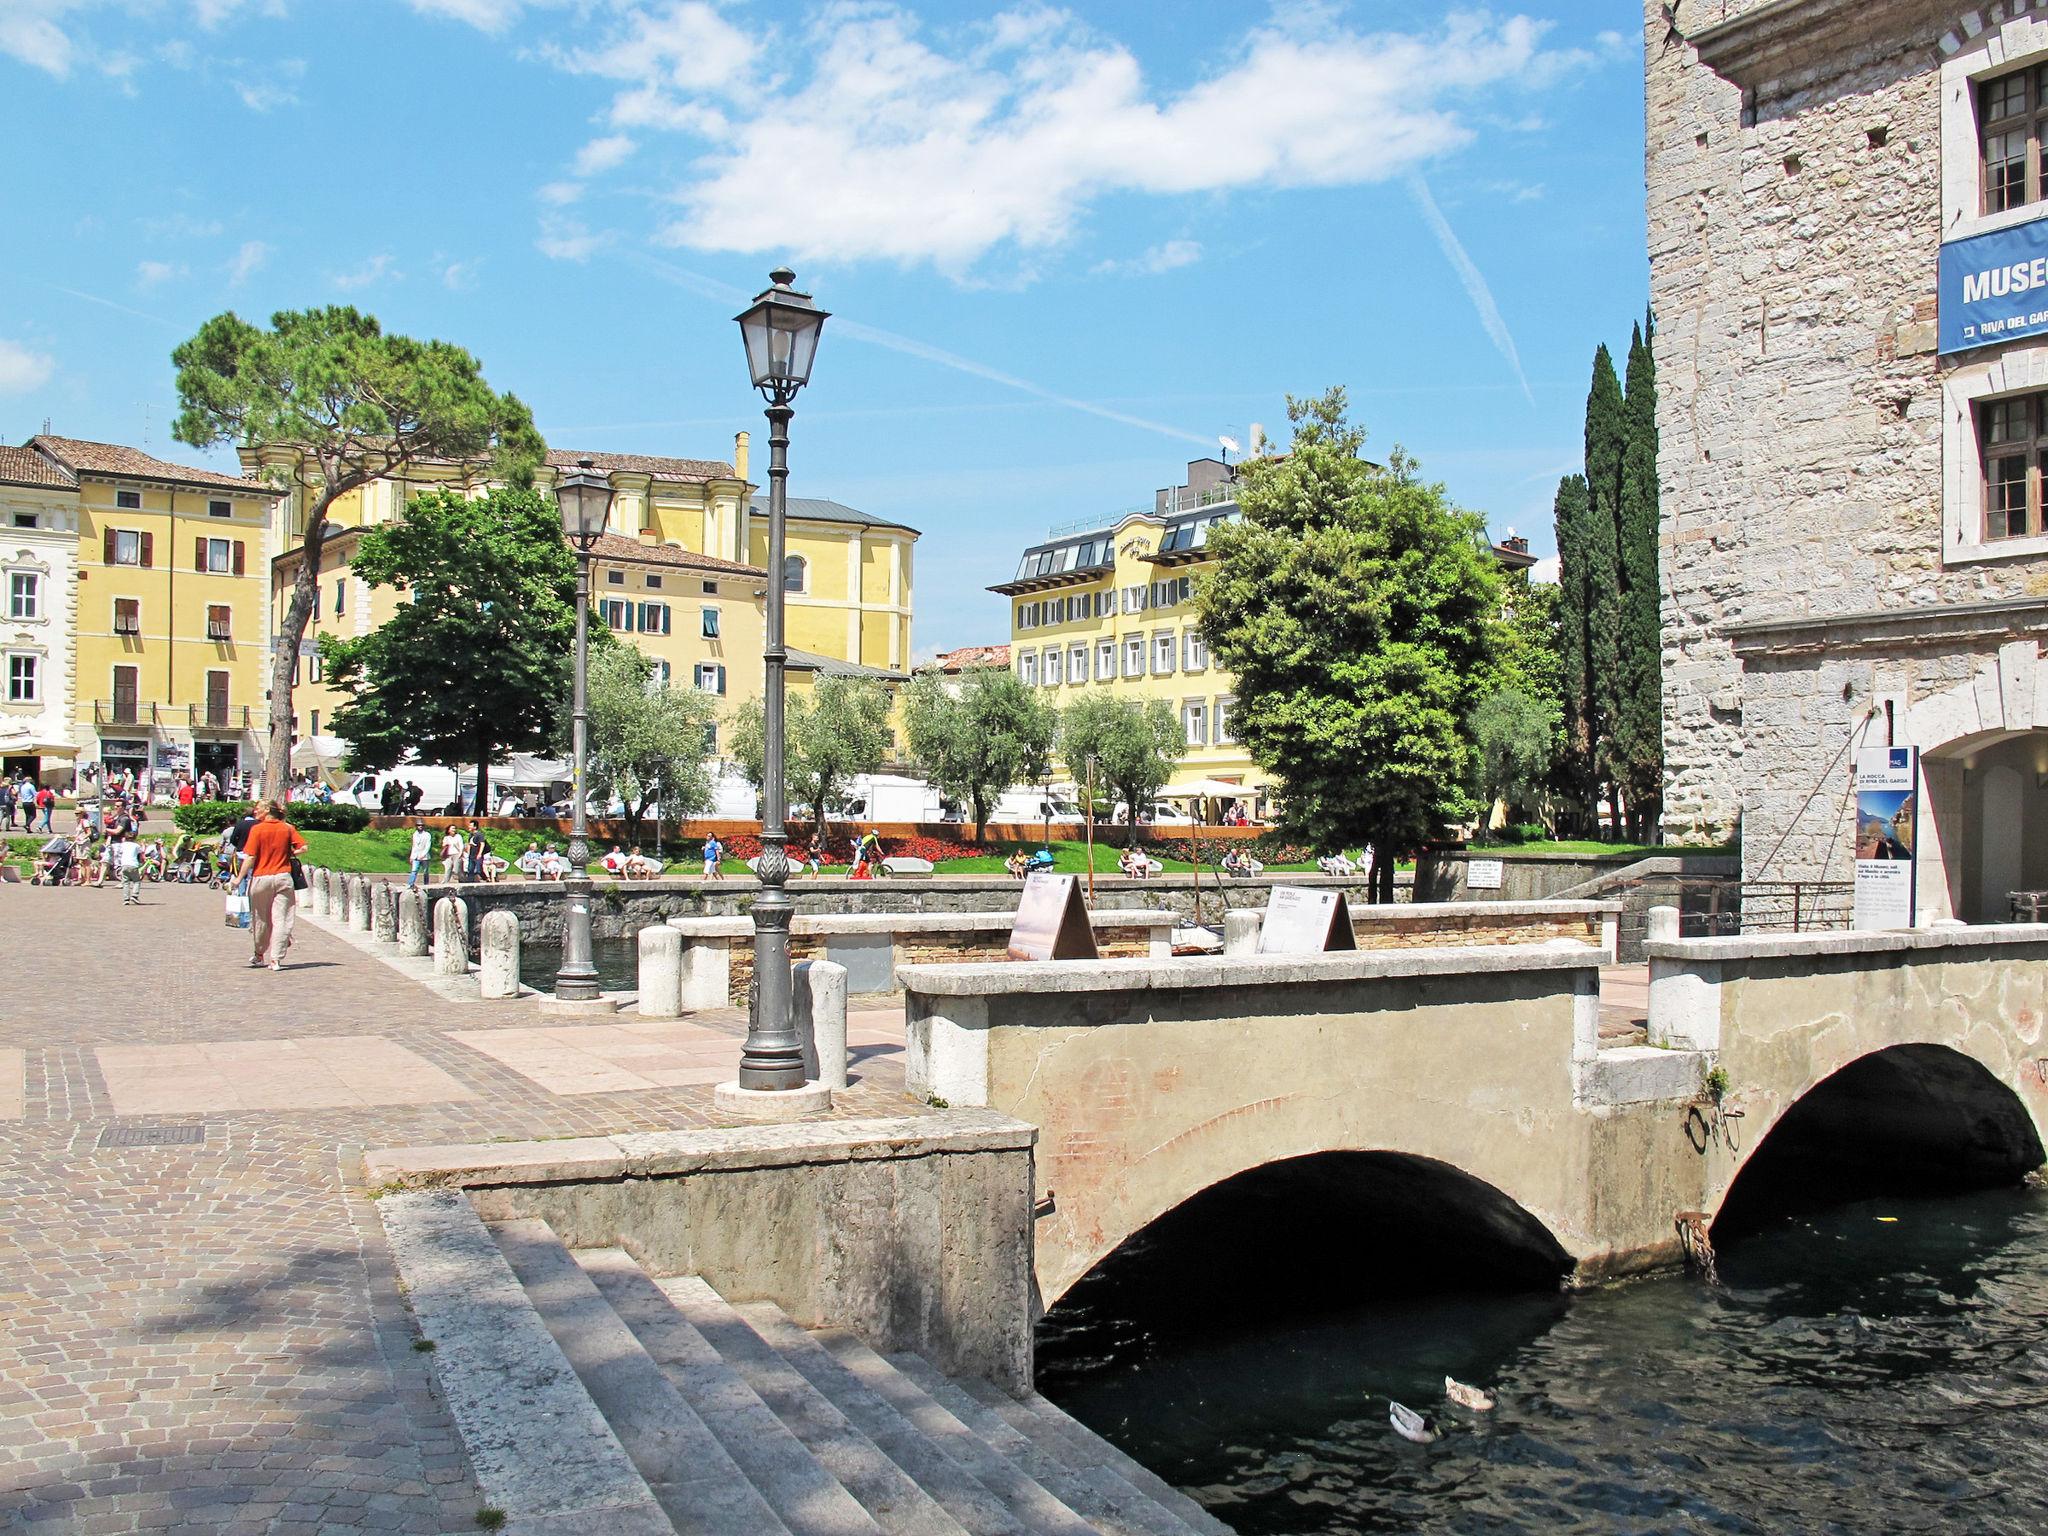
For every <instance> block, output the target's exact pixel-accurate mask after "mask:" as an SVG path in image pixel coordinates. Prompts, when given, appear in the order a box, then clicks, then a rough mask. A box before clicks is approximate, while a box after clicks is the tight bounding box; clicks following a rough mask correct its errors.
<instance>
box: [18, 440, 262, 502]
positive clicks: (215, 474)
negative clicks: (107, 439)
mask: <svg viewBox="0 0 2048 1536" xmlns="http://www.w3.org/2000/svg"><path fill="white" fill-rule="evenodd" d="M29 446H30V447H32V448H40V449H41V450H42V451H43V452H44V453H46V454H48V455H49V456H50V457H51V458H53V459H55V460H57V461H58V462H59V463H60V464H62V465H63V466H64V467H65V468H66V469H69V470H71V471H72V472H74V473H83V474H88V475H120V476H129V477H132V478H134V479H137V480H169V481H172V482H173V483H175V484H178V485H210V486H219V487H221V488H223V489H225V490H235V491H241V492H243V493H245V494H248V495H254V496H273V497H274V496H277V495H279V494H280V493H279V492H278V491H276V490H274V489H273V488H272V487H270V486H267V485H264V484H263V483H262V482H261V481H257V480H250V479H247V478H245V477H244V476H241V475H223V474H221V473H220V472H219V471H218V470H212V469H194V468H192V467H191V466H190V465H186V464H172V463H169V462H167V461H166V460H163V459H158V458H152V457H151V456H150V455H149V454H146V453H144V452H143V451H142V450H141V449H140V448H124V447H122V446H121V445H120V444H119V443H94V442H89V441H87V440H86V439H84V438H82V437H52V436H50V434H49V433H47V432H45V433H42V434H41V435H39V436H37V437H33V438H30V439H29Z"/></svg>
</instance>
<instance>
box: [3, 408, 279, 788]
mask: <svg viewBox="0 0 2048 1536" xmlns="http://www.w3.org/2000/svg"><path fill="white" fill-rule="evenodd" d="M6 462H7V464H8V465H9V466H10V470H9V472H8V473H7V474H5V475H0V480H11V481H12V485H11V486H10V487H9V490H8V493H7V494H6V495H0V500H5V501H7V502H8V521H9V524H10V527H11V529H12V530H14V531H15V532H17V534H18V535H19V536H20V540H21V541H25V540H26V539H27V536H28V534H29V533H30V531H31V530H33V531H34V532H35V533H37V534H39V535H41V536H42V538H43V543H42V546H41V548H42V550H44V551H53V550H54V548H55V545H56V544H59V543H61V545H62V546H63V548H64V553H65V554H66V555H67V556H68V558H65V559H62V560H60V561H55V562H52V561H51V560H49V559H48V558H47V557H39V556H38V555H37V554H36V553H35V552H33V551H31V550H29V548H28V547H27V545H26V543H25V542H21V543H20V544H19V546H18V547H14V548H12V549H10V551H9V552H8V555H7V563H8V565H9V573H8V587H9V590H8V593H7V600H8V611H9V615H10V622H11V623H12V624H13V625H14V630H13V633H12V634H11V635H10V637H9V642H8V653H9V654H8V677H7V696H8V706H7V710H6V712H7V714H8V715H10V716H13V715H16V714H17V712H18V711H19V710H20V709H21V708H22V707H24V706H26V705H28V704H30V703H36V704H38V705H39V707H40V709H41V716H42V720H43V722H44V725H43V727H42V729H41V731H40V733H39V739H38V740H37V741H35V742H33V743H25V744H24V745H25V746H29V747H32V748H33V755H35V756H36V757H37V759H38V764H37V768H36V770H35V771H36V772H38V773H39V774H40V775H41V776H42V777H44V778H54V777H57V776H58V775H57V773H53V772H52V771H51V770H52V768H53V766H54V765H55V761H56V760H57V759H60V758H62V757H64V756H66V755H67V754H66V750H65V749H66V748H67V747H68V749H69V753H68V755H69V756H70V757H71V759H72V760H73V761H74V762H75V763H76V764H78V765H79V766H80V767H84V766H86V765H89V764H93V763H98V764H101V765H104V766H105V767H106V768H108V769H120V770H128V771H133V772H136V773H138V774H142V773H145V772H151V771H153V772H154V773H155V774H156V775H157V779H158V785H159V787H160V788H168V786H169V783H170V781H171V779H172V778H173V777H174V776H175V774H176V773H178V772H190V773H195V774H196V773H200V772H205V771H207V770H211V771H212V772H213V773H214V774H215V775H216V776H217V777H219V778H221V779H222V780H223V781H225V780H226V779H228V778H230V777H232V776H233V775H234V774H235V773H237V772H239V771H246V770H249V769H252V768H254V767H255V766H256V765H257V763H258V762H259V761H260V741H261V738H262V733H263V732H264V731H265V730H266V729H267V728H268V723H269V718H268V714H267V712H266V710H265V708H264V690H265V687H266V684H267V679H266V678H265V676H264V660H265V655H266V652H267V643H266V637H267V635H268V632H269V625H268V616H267V613H266V610H265V596H266V589H265V584H264V581H263V578H262V571H263V566H264V563H265V560H266V558H267V554H268V549H267V544H266V541H267V539H268V537H269V526H270V509H271V506H272V504H273V503H274V502H275V501H276V499H277V496H276V493H275V492H274V491H273V490H271V489H270V488H269V487H267V486H264V485H259V484H256V483H254V482H252V481H250V480H248V479H243V478H238V477H236V476H233V475H224V474H220V473H217V472H215V471H213V470H206V469H194V468H191V467H190V466H187V465H182V464H172V463H168V462H166V461H165V460H162V459H158V458H155V457H153V456H152V455H150V454H147V453H144V452H142V451H141V450H140V449H136V448H127V447H122V446H120V445H119V444H114V443H97V442H88V441H85V440H83V439H80V438H70V437H56V436H52V435H50V434H47V433H45V434H43V435H41V436H39V437H35V438H32V439H30V440H29V442H28V443H27V444H25V445H24V446H23V447H21V448H19V449H9V450H6ZM26 482H40V483H38V484H35V485H33V487H31V485H29V484H27V483H26ZM31 488H33V490H34V492H35V496H34V499H33V504H30V502H29V501H27V500H25V499H24V498H25V497H26V494H27V493H28V492H29V491H30V489H31ZM51 534H57V535H60V538H59V539H57V540H55V541H52V540H51V539H50V538H49V535H51ZM38 565H40V566H41V567H42V568H41V569H39V570H38V569H36V567H37V566H38ZM17 577H19V578H20V580H17V579H16V578H17ZM31 586H34V587H39V588H40V591H39V592H37V593H36V595H35V597H34V598H33V599H32V600H30V601H28V602H24V601H23V600H22V597H23V593H24V592H25V591H26V590H27V589H28V588H29V587H31ZM26 693H32V694H33V695H34V697H33V698H31V697H24V694H26ZM60 700H61V705H62V712H63V715H64V716H65V717H66V718H65V727H66V728H65V729H64V732H63V734H64V737H65V738H67V739H65V740H62V741H59V740H56V739H53V738H55V736H56V733H57V722H56V720H55V719H54V718H53V716H54V715H55V714H56V712H57V706H58V704H59V701H60ZM14 755H15V753H14V751H13V750H12V749H10V751H9V756H10V757H12V756H14ZM61 771H62V770H61V769H59V770H58V772H59V773H61Z"/></svg>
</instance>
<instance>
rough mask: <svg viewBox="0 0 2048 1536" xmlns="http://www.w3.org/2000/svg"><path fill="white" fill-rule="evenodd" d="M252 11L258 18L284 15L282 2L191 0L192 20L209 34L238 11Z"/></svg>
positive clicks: (265, 0) (264, 0)
mask: <svg viewBox="0 0 2048 1536" xmlns="http://www.w3.org/2000/svg"><path fill="white" fill-rule="evenodd" d="M243 10H253V11H254V12H256V14H257V15H259V16H271V17H278V16H282V15H284V13H285V11H284V0H192V18H193V20H195V21H197V22H198V23H199V25H200V26H202V27H204V28H206V29H207V30H208V31H209V32H210V31H212V30H213V29H214V28H215V27H218V26H219V25H220V24H221V23H222V22H224V21H228V20H231V19H232V18H233V17H234V16H235V14H236V13H237V12H238V11H243Z"/></svg>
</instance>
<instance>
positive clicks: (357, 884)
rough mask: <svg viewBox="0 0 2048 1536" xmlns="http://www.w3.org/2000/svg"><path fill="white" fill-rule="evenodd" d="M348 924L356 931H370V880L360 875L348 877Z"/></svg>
mask: <svg viewBox="0 0 2048 1536" xmlns="http://www.w3.org/2000/svg"><path fill="white" fill-rule="evenodd" d="M348 925H349V927H351V928H353V929H355V930H356V931H357V932H358V933H368V932H369V931H370V882H369V881H368V880H367V879H365V878H364V877H363V876H361V875H352V876H350V877H349V896H348Z"/></svg>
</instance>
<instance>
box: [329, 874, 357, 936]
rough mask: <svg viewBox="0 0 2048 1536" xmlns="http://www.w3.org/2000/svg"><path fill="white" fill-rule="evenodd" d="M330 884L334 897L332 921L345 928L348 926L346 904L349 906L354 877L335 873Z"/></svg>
mask: <svg viewBox="0 0 2048 1536" xmlns="http://www.w3.org/2000/svg"><path fill="white" fill-rule="evenodd" d="M331 883H332V885H333V888H334V895H333V912H334V920H335V921H336V922H338V923H340V924H341V926H342V927H344V928H346V927H347V926H348V904H349V898H350V894H351V892H352V891H353V889H354V885H355V881H354V877H353V876H350V875H344V874H341V873H339V872H337V873H336V874H335V876H334V879H333V881H332V882H331Z"/></svg>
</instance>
